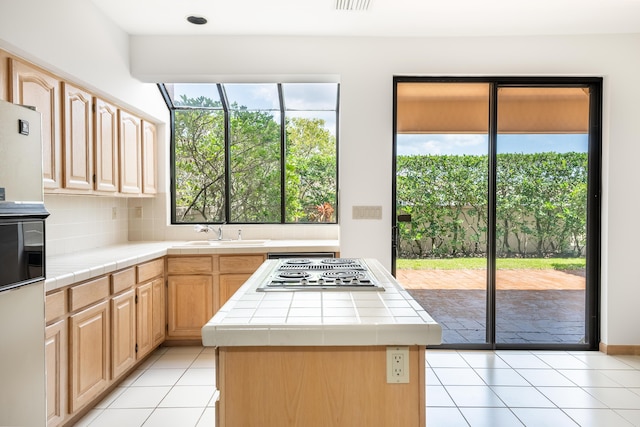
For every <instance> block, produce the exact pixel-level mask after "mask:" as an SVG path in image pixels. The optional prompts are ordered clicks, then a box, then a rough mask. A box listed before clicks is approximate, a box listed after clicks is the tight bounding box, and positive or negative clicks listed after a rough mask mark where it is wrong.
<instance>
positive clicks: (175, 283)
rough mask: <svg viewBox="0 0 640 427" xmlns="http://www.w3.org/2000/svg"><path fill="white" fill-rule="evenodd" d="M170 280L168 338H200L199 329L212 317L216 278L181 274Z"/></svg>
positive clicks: (168, 289)
mask: <svg viewBox="0 0 640 427" xmlns="http://www.w3.org/2000/svg"><path fill="white" fill-rule="evenodd" d="M167 281H168V287H167V299H168V304H167V325H168V328H167V329H168V330H167V338H169V339H171V338H173V339H201V333H200V330H201V329H202V327H203V326H204V324H205V323H207V322H208V321H209V319H211V317H213V277H212V276H211V275H180V276H169V278H168V279H167Z"/></svg>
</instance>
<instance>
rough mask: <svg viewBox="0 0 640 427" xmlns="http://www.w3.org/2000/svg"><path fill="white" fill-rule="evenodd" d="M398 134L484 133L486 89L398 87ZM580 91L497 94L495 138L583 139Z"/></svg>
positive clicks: (584, 96)
mask: <svg viewBox="0 0 640 427" xmlns="http://www.w3.org/2000/svg"><path fill="white" fill-rule="evenodd" d="M397 96H398V103H397V106H398V115H397V125H398V126H397V130H398V133H410V134H416V133H426V134H429V133H430V134H446V133H456V134H463V133H487V132H488V123H489V85H488V84H486V83H399V84H398V90H397ZM588 128H589V93H588V91H587V90H586V89H584V88H573V87H566V88H565V87H560V88H535V87H534V88H511V87H508V88H500V89H499V90H498V133H527V134H531V133H555V134H558V133H587V132H588Z"/></svg>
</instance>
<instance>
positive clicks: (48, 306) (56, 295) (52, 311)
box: [44, 291, 67, 323]
mask: <svg viewBox="0 0 640 427" xmlns="http://www.w3.org/2000/svg"><path fill="white" fill-rule="evenodd" d="M66 297H67V295H66V292H65V291H57V292H53V293H50V294H49V295H47V296H46V298H45V308H44V313H45V317H46V320H47V323H49V322H50V321H52V320H55V319H57V318H58V317H60V316H64V314H65V313H66V312H67V298H66Z"/></svg>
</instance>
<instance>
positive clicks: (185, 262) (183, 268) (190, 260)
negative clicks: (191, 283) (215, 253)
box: [167, 256, 213, 274]
mask: <svg viewBox="0 0 640 427" xmlns="http://www.w3.org/2000/svg"><path fill="white" fill-rule="evenodd" d="M212 271H213V258H212V257H210V256H194V257H179V258H167V272H168V273H169V274H176V273H177V274H202V273H211V272H212Z"/></svg>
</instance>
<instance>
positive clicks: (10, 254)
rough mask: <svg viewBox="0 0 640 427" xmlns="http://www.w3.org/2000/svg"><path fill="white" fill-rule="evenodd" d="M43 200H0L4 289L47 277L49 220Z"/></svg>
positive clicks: (0, 273)
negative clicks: (10, 201)
mask: <svg viewBox="0 0 640 427" xmlns="http://www.w3.org/2000/svg"><path fill="white" fill-rule="evenodd" d="M48 215H49V213H48V212H47V211H46V209H45V208H44V205H43V204H41V203H26V204H23V203H0V291H4V290H8V289H12V288H17V287H19V286H23V285H27V284H29V283H33V282H36V281H39V280H44V277H45V236H44V231H45V227H44V225H45V219H46V217H47V216H48Z"/></svg>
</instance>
